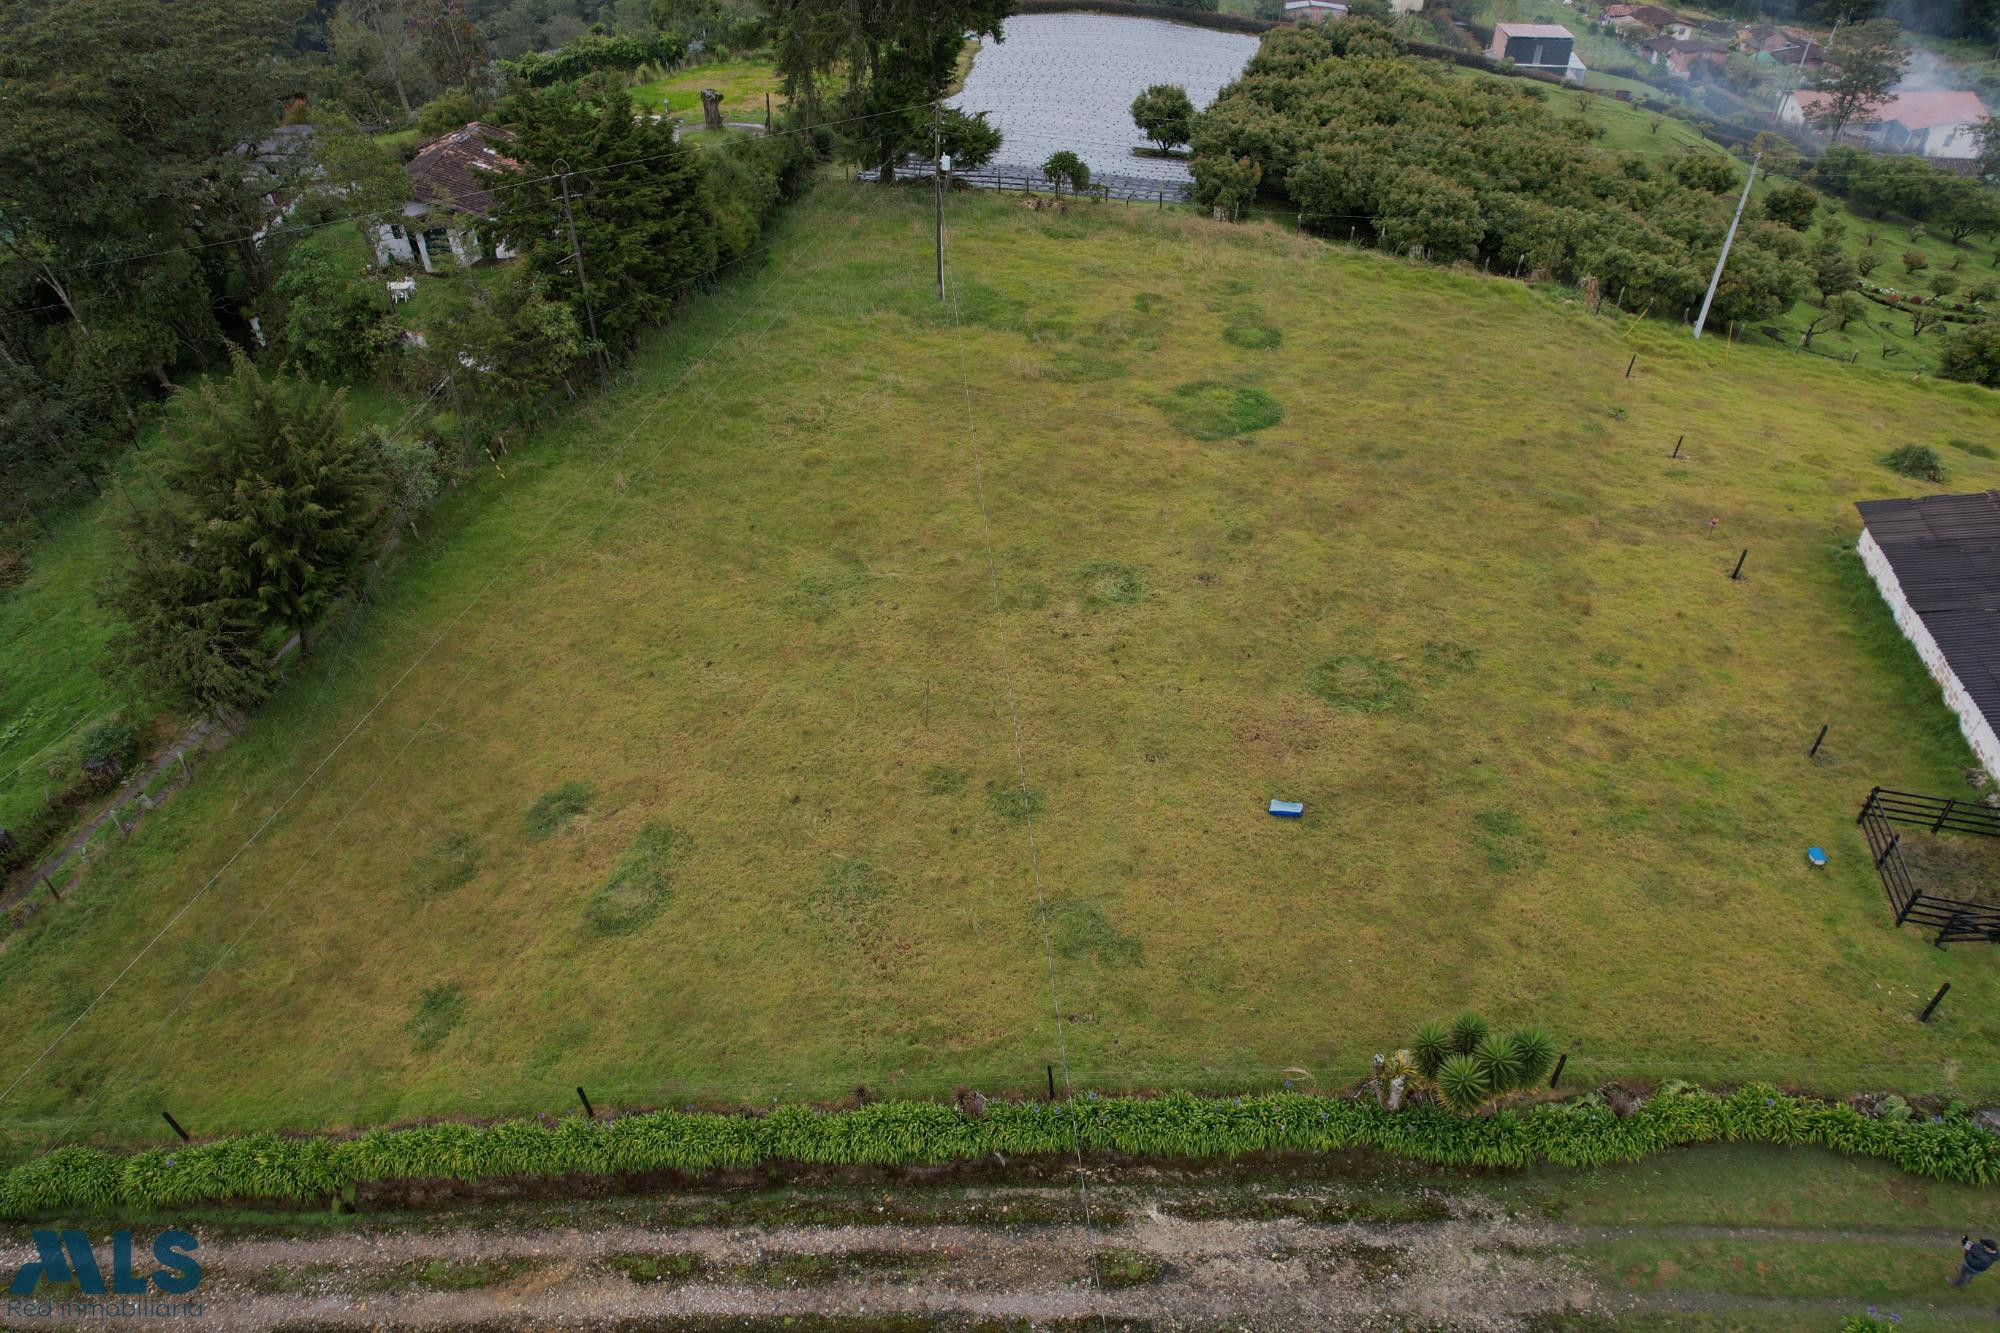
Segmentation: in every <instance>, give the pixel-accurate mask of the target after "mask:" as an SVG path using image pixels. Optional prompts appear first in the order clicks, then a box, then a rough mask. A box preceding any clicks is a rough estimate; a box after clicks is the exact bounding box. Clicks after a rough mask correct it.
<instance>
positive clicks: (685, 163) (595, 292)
mask: <svg viewBox="0 0 2000 1333" xmlns="http://www.w3.org/2000/svg"><path fill="white" fill-rule="evenodd" d="M506 115H507V123H508V124H509V125H510V126H512V127H513V129H514V131H515V133H516V135H517V136H518V137H517V138H516V139H515V140H514V142H513V143H512V144H511V145H509V148H508V151H509V152H510V153H511V154H512V156H513V157H514V158H515V159H516V160H517V161H519V162H520V163H521V166H522V170H521V172H520V173H519V174H518V175H515V174H511V173H510V174H506V175H491V176H490V179H491V181H492V183H493V184H494V185H495V186H496V187H498V188H496V189H495V191H494V201H495V208H494V216H493V222H492V224H491V230H492V232H493V234H494V235H495V236H496V237H497V238H499V239H501V240H504V241H506V242H507V243H508V244H509V245H511V246H513V247H514V248H515V249H516V250H517V251H519V252H520V254H521V257H522V259H523V261H524V262H525V263H526V264H527V266H528V268H529V269H530V270H531V271H533V272H534V273H536V274H538V275H540V276H541V277H542V278H543V279H545V285H546V290H547V291H548V293H549V294H550V295H551V296H554V297H557V298H558V299H561V300H563V301H565V302H566V303H567V304H569V306H570V307H571V308H572V309H573V310H574V311H575V312H576V322H577V324H578V325H579V326H581V327H584V328H588V327H589V318H590V310H594V312H595V318H596V325H597V336H598V338H599V339H600V340H601V341H602V342H603V343H605V344H606V345H607V346H609V347H613V348H625V347H629V346H630V345H631V344H632V342H633V340H634V339H636V338H637V337H638V335H639V332H640V331H641V330H642V329H645V328H648V327H650V326H651V325H653V324H656V323H658V322H659V321H660V320H661V318H662V317H664V316H665V314H666V312H667V308H668V307H669V306H670V305H672V304H673V302H674V301H675V300H676V299H677V298H678V297H679V296H680V295H681V294H682V293H683V292H685V291H686V290H687V289H688V288H689V286H691V285H692V283H693V281H694V280H695V279H696V278H698V277H699V276H701V275H702V274H705V273H707V272H709V271H710V270H711V269H713V268H714V267H715V259H716V239H715V230H714V228H713V226H712V225H711V219H712V215H713V209H712V207H711V204H710V200H709V193H708V180H707V172H706V164H705V162H704V160H703V156H702V151H701V149H699V148H697V147H694V146H693V145H691V144H678V143H675V142H674V135H673V130H672V128H671V127H670V126H668V125H666V124H665V123H664V122H655V121H653V120H651V119H649V118H644V117H634V115H633V114H632V98H631V95H630V94H629V93H628V92H627V91H626V90H625V87H624V85H623V83H622V82H621V81H619V80H618V79H617V78H616V77H604V76H592V77H590V78H587V79H583V80H579V81H578V82H576V83H574V84H555V85H552V86H550V87H547V88H528V89H524V90H522V91H521V92H518V93H516V94H515V95H514V96H513V97H512V98H510V99H509V101H508V104H507V110H506ZM565 172H567V173H568V177H569V196H570V209H571V212H572V213H573V214H574V216H575V221H576V246H577V249H579V250H580V251H581V252H582V254H583V272H582V274H581V275H579V274H578V272H577V267H576V264H575V263H574V262H573V261H572V258H571V248H570V230H569V224H568V219H567V218H566V217H565V216H564V212H563V192H562V181H561V180H560V179H558V177H559V176H560V174H561V173H565ZM586 283H587V284H588V287H589V294H590V310H586V307H585V304H584V299H583V293H584V287H585V284H586Z"/></svg>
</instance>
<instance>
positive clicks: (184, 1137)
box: [160, 1111, 194, 1143]
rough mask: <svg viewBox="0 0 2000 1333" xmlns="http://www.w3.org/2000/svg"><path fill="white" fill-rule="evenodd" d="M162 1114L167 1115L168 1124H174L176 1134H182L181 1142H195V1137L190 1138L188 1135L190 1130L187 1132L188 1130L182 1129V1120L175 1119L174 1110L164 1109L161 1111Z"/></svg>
mask: <svg viewBox="0 0 2000 1333" xmlns="http://www.w3.org/2000/svg"><path fill="white" fill-rule="evenodd" d="M160 1114H161V1115H162V1116H165V1117H166V1121H167V1123H168V1124H170V1125H172V1126H173V1127H174V1133H176V1134H178V1135H180V1136H181V1142H182V1143H193V1142H194V1140H193V1139H191V1138H189V1137H188V1132H187V1131H186V1130H184V1129H182V1128H181V1122H180V1121H178V1120H176V1119H174V1114H173V1112H172V1111H162V1112H160Z"/></svg>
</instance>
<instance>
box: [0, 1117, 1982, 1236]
mask: <svg viewBox="0 0 2000 1333" xmlns="http://www.w3.org/2000/svg"><path fill="white" fill-rule="evenodd" d="M1725 1140H1741V1141H1748V1142H1756V1143H1770V1144H1778V1145H1788V1146H1789V1145H1798V1146H1815V1147H1822V1148H1830V1149H1832V1150H1834V1151H1837V1152H1846V1153H1854V1154H1858V1155H1861V1156H1867V1157H1876V1158H1881V1159H1883V1160H1886V1161H1890V1162H1893V1163H1895V1164H1896V1165H1897V1166H1899V1167H1901V1168H1902V1169H1903V1170H1905V1171H1908V1172H1910V1173H1911V1174H1913V1175H1919V1176H1926V1177H1930V1178H1932V1179H1938V1180H1952V1181H1960V1182H1963V1183H1966V1184H1976V1185H1985V1184H1991V1183H1993V1182H1994V1181H1996V1180H2000V1136H1995V1135H1994V1134H1992V1133H1990V1132H1989V1131H1987V1130H1986V1129H1984V1128H1983V1127H1981V1126H1980V1125H1978V1124H1977V1123H1975V1122H1974V1121H1973V1120H1971V1119H1970V1118H1969V1117H1967V1116H1965V1115H1963V1114H1962V1113H1959V1112H1956V1111H1954V1112H1952V1113H1949V1114H1946V1115H1944V1116H1941V1117H1935V1118H1932V1119H1927V1120H1917V1119H1914V1118H1912V1119H1906V1120H1893V1119H1876V1118H1871V1117H1869V1116H1866V1115H1864V1114H1862V1113H1861V1112H1860V1111H1857V1110H1855V1109H1854V1108H1853V1107H1851V1106H1847V1105H1844V1104H1839V1103H1828V1102H1821V1101H1816V1100H1813V1099H1810V1098H1805V1097H1795V1096H1788V1095H1786V1094H1783V1093H1780V1092H1778V1091H1777V1090H1776V1089H1774V1088H1770V1087H1764V1086H1756V1085H1753V1086H1749V1087H1745V1088H1741V1089H1738V1090H1737V1091H1735V1092H1733V1093H1729V1094H1727V1095H1724V1094H1720V1093H1714V1092H1708V1091H1704V1090H1701V1089H1698V1088H1693V1087H1688V1086H1685V1085H1672V1086H1671V1090H1669V1091H1663V1092H1662V1093H1661V1094H1660V1095H1657V1096H1655V1097H1652V1098H1650V1099H1649V1100H1647V1101H1645V1102H1643V1103H1641V1104H1640V1105H1639V1106H1638V1107H1637V1108H1636V1109H1633V1110H1631V1111H1630V1112H1628V1113H1627V1114H1623V1115H1620V1114H1618V1113H1617V1112H1615V1111H1614V1110H1612V1109H1611V1108H1610V1107H1608V1106H1605V1105H1603V1104H1601V1102H1597V1101H1596V1100H1595V1099H1593V1098H1586V1099H1584V1100H1582V1101H1578V1102H1570V1103H1548V1104H1543V1105H1539V1106H1535V1107H1532V1108H1529V1109H1526V1110H1500V1111H1496V1112H1494V1113H1493V1114H1491V1115H1488V1116H1475V1117H1467V1116H1460V1115H1456V1114H1454V1113H1452V1112H1450V1111H1448V1110H1445V1109H1443V1108H1440V1107H1433V1106H1429V1105H1415V1106H1411V1107H1408V1108H1405V1109H1404V1110H1401V1111H1393V1112H1392V1111H1388V1110H1386V1109H1384V1108H1383V1107H1381V1106H1379V1105H1376V1104H1374V1103H1373V1102H1372V1101H1344V1100H1338V1099H1336V1098H1333V1097H1328V1096H1319V1095H1313V1094H1307V1093H1297V1092H1273V1093H1265V1094H1260V1095H1255V1096H1244V1097H1234V1098H1210V1097H1198V1096H1195V1095H1193V1094H1190V1093H1185V1092H1176V1093H1169V1094H1167V1095H1165V1096H1160V1097H1150V1098H1142V1097H1106V1098H1100V1097H1097V1096H1096V1095H1095V1094H1091V1095H1090V1096H1088V1097H1085V1098H1080V1099H1077V1100H1073V1101H1069V1102H1058V1103H1045V1102H1005V1101H990V1102H987V1103H985V1104H984V1106H983V1108H981V1109H979V1110H978V1111H977V1112H976V1113H968V1112H967V1111H962V1110H960V1109H959V1108H958V1107H957V1106H954V1105H952V1104H949V1103H942V1102H925V1101H891V1102H876V1103H872V1104H869V1105H864V1106H861V1107H857V1108H855V1109H852V1110H839V1111H820V1110H814V1109H812V1108H809V1107H804V1106H788V1107H783V1108H780V1109H777V1110H773V1111H771V1112H769V1113H768V1114H763V1115H752V1114H726V1113H714V1112H697V1111H651V1112H646V1113H643V1114H635V1115H629V1116H623V1117H620V1118H617V1119H612V1120H584V1119H581V1118H575V1119H568V1120H560V1121H552V1120H513V1121H504V1122H501V1123H499V1124H494V1125H489V1126H476V1125H465V1124H434V1125H424V1126H420V1127H417V1128H412V1129H393V1130H374V1131H371V1132H369V1133H366V1134H362V1135H360V1136H358V1137H355V1138H348V1139H336V1138H324V1137H321V1138H289V1137H284V1136H281V1135H278V1134H254V1135H245V1136H241V1137H236V1138H226V1139H219V1140H216V1141H214V1142H210V1143H199V1144H195V1145H192V1146H182V1147H178V1148H175V1149H172V1150H169V1149H164V1148H160V1149H153V1150H150V1151H146V1152H140V1153H134V1154H131V1155H129V1156H120V1155H117V1154H113V1153H110V1152H106V1151H103V1150H101V1149H97V1148H87V1147H80V1146H79V1147H66V1148H58V1149H56V1150H55V1151H53V1152H50V1153H48V1154H47V1155H46V1156H43V1157H40V1158H37V1159H35V1160H33V1161H30V1162H27V1163H25V1164H23V1165H20V1166H17V1167H15V1168H14V1169H13V1170H11V1171H9V1172H8V1173H7V1175H6V1177H5V1178H4V1180H0V1215H5V1216H7V1217H10V1218H21V1217H31V1216H42V1215H48V1214H63V1215H84V1214H105V1213H123V1212H131V1211H135V1210H142V1209H163V1208H182V1207H187V1206H189V1205H192V1204H198V1203H205V1202H219V1201H223V1200H232V1199H237V1200H278V1201H293V1202H311V1201H315V1200H321V1199H326V1198H330V1197H332V1196H335V1195H337V1194H339V1193H341V1192H342V1191H344V1190H346V1189H348V1188H350V1187H352V1186H354V1185H356V1184H359V1183H362V1182H367V1181H387V1180H411V1179H452V1180H478V1179H486V1178H497V1177H509V1176H554V1175H570V1174H582V1173H606V1172H638V1171H661V1170H672V1171H685V1172H701V1171H709V1170H715V1169H719V1168H743V1167H751V1166H757V1165H760V1164H764V1163H773V1162H798V1163H805V1164H809V1165H816V1166H844V1165H864V1166H898V1165H935V1164H939V1163H944V1162H951V1161H972V1160H976V1159H978V1158H982V1157H985V1156H987V1155H989V1154H992V1153H996V1152H997V1153H1001V1154H1003V1155H1005V1156H1009V1157H1012V1156H1021V1155H1054V1154H1060V1153H1068V1152H1074V1151H1076V1150H1078V1149H1079V1148H1081V1150H1082V1151H1084V1152H1086V1153H1116V1154H1123V1155H1133V1156H1142V1157H1228V1156H1237V1155H1241V1154H1244V1153H1255V1152H1273V1151H1283V1152H1332V1151H1337V1150H1340V1149H1347V1148H1369V1149H1374V1150H1376V1151H1379V1152H1387V1153H1394V1154H1396V1155H1398V1156H1403V1157H1409V1158H1413V1159H1416V1160H1418V1161H1422V1162H1427V1163H1431V1164H1435V1165H1441V1166H1455V1167H1469V1166H1477V1167H1526V1166H1530V1165H1534V1164H1536V1163H1549V1164H1552V1165H1556V1166H1568V1167H1582V1166H1602V1165H1608V1164H1611V1163H1617V1162H1631V1161H1637V1160H1638V1159H1640V1158H1642V1157H1645V1156H1646V1155H1648V1154H1650V1153H1655V1152H1660V1151H1662V1150H1664V1149H1667V1148H1673V1147H1678V1146H1681V1145H1683V1144H1692V1143H1712V1142H1719V1141H1725Z"/></svg>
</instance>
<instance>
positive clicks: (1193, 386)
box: [1160, 380, 1285, 440]
mask: <svg viewBox="0 0 2000 1333" xmlns="http://www.w3.org/2000/svg"><path fill="white" fill-rule="evenodd" d="M1160 410H1161V411H1163V412H1165V413H1166V414H1167V420H1169V421H1171V422H1172V423H1173V424H1174V428H1175V429H1177V430H1179V431H1181V432H1182V433H1184V434H1187V435H1191V436H1193V437H1194V438H1195V439H1197V440H1228V439H1234V438H1235V437H1237V436H1239V435H1248V434H1249V433H1250V432H1252V431H1258V430H1263V429H1265V428H1266V427H1268V426H1275V425H1277V424H1278V423H1279V422H1280V421H1283V420H1284V419H1285V409H1284V408H1282V407H1280V406H1279V405H1278V400H1277V399H1275V398H1273V397H1272V396H1271V395H1270V394H1268V393H1265V392H1264V391H1263V390H1262V389H1251V388H1244V387H1241V386H1237V385H1232V384H1224V383H1222V382H1221V381H1219V380H1194V381H1192V382H1190V383H1187V384H1183V385H1181V386H1180V388H1178V389H1175V390H1174V391H1173V392H1172V393H1171V394H1168V395H1167V396H1166V397H1165V398H1163V399H1161V400H1160Z"/></svg>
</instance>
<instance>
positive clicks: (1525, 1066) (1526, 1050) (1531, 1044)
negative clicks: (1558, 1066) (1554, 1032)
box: [1507, 1024, 1556, 1088]
mask: <svg viewBox="0 0 2000 1333" xmlns="http://www.w3.org/2000/svg"><path fill="white" fill-rule="evenodd" d="M1507 1049H1508V1050H1509V1051H1511V1052H1512V1053H1513V1056H1514V1061H1515V1063H1516V1064H1518V1065H1519V1066H1520V1067H1521V1077H1520V1079H1519V1081H1518V1082H1517V1083H1516V1084H1515V1086H1516V1087H1522V1088H1525V1087H1527V1086H1529V1085H1530V1084H1533V1083H1539V1082H1541V1081H1542V1079H1543V1077H1544V1076H1546V1075H1547V1074H1548V1072H1549V1070H1550V1069H1551V1068H1553V1067H1554V1065H1555V1062H1556V1042H1555V1038H1554V1037H1551V1036H1550V1035H1549V1033H1548V1029H1546V1028H1543V1027H1538V1026H1535V1025H1533V1024H1530V1025H1529V1026H1527V1027H1524V1028H1515V1029H1514V1030H1513V1031H1512V1032H1510V1033H1508V1034H1507Z"/></svg>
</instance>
